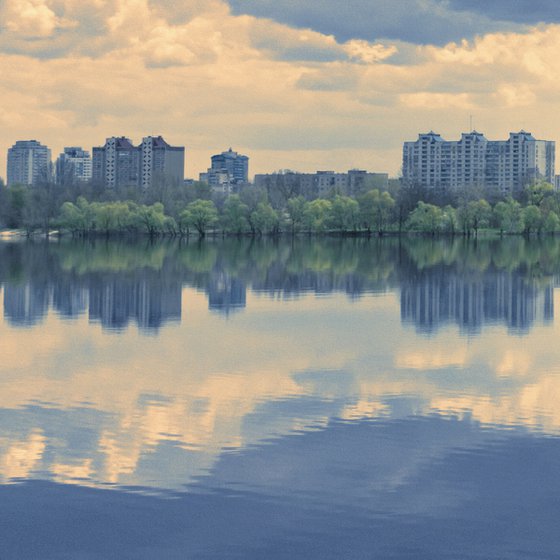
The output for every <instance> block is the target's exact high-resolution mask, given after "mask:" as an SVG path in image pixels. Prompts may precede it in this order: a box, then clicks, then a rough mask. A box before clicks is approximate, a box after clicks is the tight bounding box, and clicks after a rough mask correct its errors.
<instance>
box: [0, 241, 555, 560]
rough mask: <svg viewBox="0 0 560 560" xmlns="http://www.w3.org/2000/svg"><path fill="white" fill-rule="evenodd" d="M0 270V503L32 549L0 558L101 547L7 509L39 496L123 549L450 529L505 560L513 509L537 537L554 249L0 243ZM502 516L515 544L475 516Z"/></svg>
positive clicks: (300, 551) (397, 541)
mask: <svg viewBox="0 0 560 560" xmlns="http://www.w3.org/2000/svg"><path fill="white" fill-rule="evenodd" d="M0 265H1V266H0V282H1V283H2V290H3V316H4V321H3V323H0V329H1V330H2V333H1V336H0V344H1V345H2V346H1V348H2V363H1V364H0V480H1V481H2V482H3V483H5V485H4V486H2V487H1V488H0V492H3V494H2V496H3V497H4V500H0V503H3V504H5V503H10V501H11V504H12V506H14V504H15V506H16V507H15V510H16V513H13V512H12V514H11V519H13V520H14V523H20V524H23V525H21V526H26V525H25V524H26V523H27V522H26V521H25V519H29V520H30V521H28V523H30V524H31V525H30V527H33V529H31V528H30V529H29V531H30V532H31V531H33V534H34V535H36V534H40V535H41V538H42V539H43V544H44V543H45V542H48V543H50V544H49V545H48V547H47V549H45V548H44V547H43V548H42V549H41V552H40V553H39V552H37V551H36V550H33V548H32V546H33V545H32V544H30V543H31V541H26V540H25V539H23V540H22V539H19V540H17V539H16V538H15V537H13V538H10V539H9V540H8V541H7V542H8V544H7V545H4V546H8V547H9V546H12V547H13V551H14V553H13V554H12V557H14V558H17V557H42V558H48V557H53V558H54V557H61V556H64V555H66V556H72V555H73V552H72V551H74V552H75V551H76V550H79V551H80V553H83V555H84V557H85V556H88V557H99V558H106V557H110V553H108V552H107V550H113V549H111V548H108V549H107V548H104V547H103V546H102V545H95V546H98V548H95V546H94V544H84V543H89V541H88V538H87V536H86V535H84V534H82V533H83V530H80V528H79V526H77V525H76V523H74V524H73V528H72V530H73V531H76V532H77V533H78V534H79V535H80V537H79V539H78V540H79V543H80V546H78V545H76V544H75V543H74V545H72V544H71V543H70V544H69V543H68V542H66V541H65V539H64V535H63V534H62V533H63V532H64V531H63V530H62V529H60V527H59V529H58V533H59V534H58V535H57V534H56V533H57V529H56V528H55V527H53V525H52V523H54V521H52V520H50V518H48V516H44V517H42V518H40V519H37V518H33V517H28V518H25V516H23V514H22V515H20V514H19V513H17V511H19V510H18V507H19V506H18V504H20V503H21V504H22V505H21V508H20V509H22V511H23V509H26V508H27V507H28V506H29V504H36V503H38V502H41V500H43V499H44V500H46V501H47V502H48V499H47V498H44V496H50V497H51V498H50V499H51V500H52V501H53V503H51V507H50V508H49V511H51V512H53V511H54V512H57V511H63V510H64V508H67V507H70V508H72V510H73V511H78V518H79V519H81V520H82V522H83V523H86V524H87V522H86V520H87V519H89V517H88V516H89V513H88V512H91V511H98V513H99V515H98V518H99V519H104V520H106V519H108V518H107V516H110V515H115V518H114V519H113V522H117V523H119V524H120V526H121V527H122V532H121V535H120V536H119V537H115V536H113V537H112V538H113V539H115V538H117V539H121V540H122V541H121V542H124V541H126V543H127V544H126V547H127V548H126V550H125V552H123V553H122V554H121V555H120V557H122V558H128V557H130V558H153V557H166V558H167V557H169V558H182V557H184V551H185V547H186V546H187V544H186V543H189V544H190V546H191V548H190V549H189V550H191V551H192V550H195V551H196V553H193V555H192V557H196V558H198V557H200V558H208V557H212V558H223V557H236V556H237V557H240V558H262V557H267V558H268V557H270V558H294V557H305V558H319V557H320V558H363V557H370V556H371V552H372V551H376V553H378V554H379V555H380V556H381V557H403V556H406V555H408V556H410V555H412V556H413V557H416V558H418V557H429V558H435V557H441V558H448V557H455V556H456V554H455V552H456V546H457V543H458V541H457V538H456V537H451V536H449V537H446V538H440V539H439V540H438V539H435V538H430V537H429V535H430V534H432V533H434V534H435V533H436V532H438V531H439V528H440V527H445V528H446V530H448V531H451V532H450V533H449V535H451V534H453V530H455V529H457V526H459V525H460V526H461V527H469V528H470V530H472V531H475V532H476V534H485V535H486V538H487V544H486V547H485V548H480V547H479V549H477V550H478V552H477V554H478V555H479V556H481V557H485V558H491V557H496V558H504V557H512V558H515V557H520V558H523V557H528V556H531V554H529V552H530V551H531V549H532V546H533V545H534V543H535V542H536V541H535V540H531V538H526V539H525V540H523V537H522V535H524V534H525V535H526V534H527V532H526V531H525V532H524V531H523V530H522V528H523V527H524V525H523V519H522V516H521V514H519V513H516V512H521V511H523V509H524V508H525V509H527V508H528V509H529V510H530V512H531V515H532V516H533V519H539V520H540V522H541V523H542V527H543V528H544V529H543V531H544V535H545V536H544V537H543V538H544V539H545V543H544V545H543V550H548V551H549V552H550V551H553V550H555V549H554V546H555V545H556V544H559V543H558V539H557V538H556V539H555V538H554V537H553V535H554V534H556V533H554V532H553V531H548V529H547V525H546V523H547V521H546V519H547V515H549V516H552V517H553V518H554V516H555V515H556V514H557V513H560V512H558V511H557V509H558V508H557V506H556V505H554V504H549V505H548V510H547V507H545V506H543V505H542V500H541V498H542V496H543V490H542V488H541V487H540V486H539V484H538V483H537V482H536V481H537V480H538V479H539V476H541V474H542V473H541V470H542V468H544V466H545V465H547V464H548V462H549V461H551V460H555V457H557V455H558V453H560V450H559V449H558V445H557V439H556V437H557V436H559V435H560V405H559V403H560V377H559V374H560V369H559V365H558V364H559V361H558V356H557V355H556V350H555V348H556V347H557V343H556V342H557V340H558V336H559V335H560V333H559V332H557V326H556V325H555V321H554V298H555V291H554V285H555V282H556V280H557V279H558V277H559V274H558V272H559V269H560V242H559V241H558V240H556V239H547V240H533V241H527V240H524V239H507V240H504V241H499V240H495V241H485V242H478V243H474V242H468V241H465V240H458V241H454V242H449V241H437V240H436V241H434V240H424V239H407V240H398V239H384V240H377V239H372V240H366V239H348V240H345V239H326V240H320V241H318V240H309V239H295V240H283V241H273V240H264V241H262V242H256V241H251V240H223V241H222V240H219V241H211V240H210V241H208V242H207V243H201V244H199V243H194V244H193V243H180V242H176V243H171V242H169V243H148V244H132V243H107V242H87V243H72V242H68V241H64V242H51V243H48V244H34V243H20V244H10V243H4V244H0ZM316 296H328V297H316ZM235 310H237V312H236V313H233V311H235ZM209 311H210V312H209ZM224 316H228V320H227V321H226V320H224ZM70 318H71V319H72V320H71V321H69V320H68V319H70ZM131 323H135V324H136V325H137V326H138V330H136V329H131V328H128V327H129V325H130V324H131ZM171 323H174V324H173V326H172V328H171V325H170V324H171ZM408 324H414V325H415V326H416V330H415V329H411V328H408ZM100 327H101V328H100ZM168 327H169V328H168ZM107 330H111V331H113V332H112V333H111V335H110V336H108V334H107V332H106V331H107ZM138 331H139V332H138ZM416 331H419V332H420V333H422V335H428V336H418V335H417V332H416ZM145 333H151V334H153V335H156V336H143V335H144V334H145ZM465 335H466V336H465ZM543 436H547V437H543ZM550 436H554V437H552V438H551V437H550ZM535 457H536V458H535ZM524 458H525V459H524ZM528 458H530V459H531V461H533V459H535V461H536V462H531V463H530V464H529V461H528ZM504 465H507V466H508V469H509V470H508V474H507V476H505V475H504V473H503V471H502V469H503V468H504ZM540 469H541V470H540ZM528 470H530V473H529V475H530V477H531V479H532V480H533V481H534V483H533V485H532V487H531V492H532V495H531V494H530V492H529V491H527V492H525V493H522V494H519V495H518V496H517V497H516V493H515V492H516V490H515V485H516V484H517V483H518V482H519V479H520V477H521V474H522V473H527V472H528ZM545 479H546V480H547V484H548V485H552V488H551V492H552V493H554V492H555V491H557V490H560V487H559V486H558V483H557V482H555V479H554V478H553V477H550V476H545ZM31 480H35V481H43V482H36V483H35V485H33V484H28V483H27V484H23V485H22V486H21V487H11V486H10V485H9V484H8V483H11V482H14V481H20V482H21V481H26V482H28V481H31ZM46 481H49V482H48V483H47V482H46ZM496 481H499V484H498V483H496ZM53 483H56V484H60V485H61V486H57V485H53ZM508 485H509V486H508ZM84 487H88V488H89V489H88V490H87V491H86V490H85V489H84ZM107 487H110V488H113V489H120V490H127V491H128V492H122V493H121V492H119V493H111V494H117V495H118V496H116V497H107V494H106V493H105V494H103V493H102V492H100V491H99V489H100V488H107ZM70 488H74V490H72V491H71V490H69V489H70ZM133 490H135V491H139V490H141V491H142V493H143V494H144V495H143V496H141V497H140V496H133V495H132V494H131V493H130V492H131V491H133ZM170 491H172V492H173V494H172V495H173V496H174V497H175V498H176V500H168V501H166V500H162V499H161V497H157V496H153V495H148V494H152V493H155V492H162V493H165V492H170ZM84 492H88V494H87V496H88V500H90V502H91V503H88V506H87V508H86V507H85V506H84V507H82V506H80V505H79V504H80V503H81V502H80V500H81V499H82V498H83V497H84V496H85V495H86V494H84ZM166 495H167V494H166ZM201 496H203V498H204V499H202V498H201ZM486 497H488V499H486ZM74 499H76V500H77V502H75V501H73V500H74ZM6 500H8V502H6ZM18 500H19V501H18ZM521 506H523V507H521ZM4 507H8V506H4ZM500 507H503V508H504V511H506V512H507V516H509V517H508V519H507V521H508V523H511V525H512V527H517V529H516V530H515V531H513V530H507V529H506V528H504V527H502V528H501V529H500V528H498V529H495V530H494V531H493V532H492V531H487V530H486V529H485V528H484V527H483V523H482V521H481V519H480V511H483V509H484V508H486V510H488V511H490V512H492V513H491V514H492V515H496V516H499V515H501V514H500V513H499V511H498V509H499V508H500ZM96 508H97V509H96ZM481 508H482V509H481ZM12 509H14V507H12ZM34 511H35V510H34ZM279 511H281V512H284V514H283V515H279V514H278V513H276V514H274V512H279ZM110 512H113V513H110ZM116 512H118V514H117V513H116ZM132 512H136V513H132ZM150 512H157V515H156V517H157V516H160V515H161V516H162V519H165V523H163V522H162V525H158V524H157V523H156V524H155V525H157V527H159V529H158V528H154V516H153V515H152V514H151V513H150ZM288 512H290V513H288ZM294 512H295V513H294ZM2 513H3V510H2V511H0V518H2ZM28 515H29V514H28ZM34 515H35V514H34ZM37 515H38V514H37ZM57 515H58V514H56V513H55V514H54V517H53V519H58V520H59V521H60V520H61V519H62V518H59V517H56V516H57ZM154 515H155V514H154ZM197 515H201V516H202V517H201V519H203V521H199V522H196V521H193V520H194V519H198V518H197ZM275 515H276V516H275ZM118 516H121V517H118ZM263 516H264V517H263ZM267 516H268V517H270V516H272V517H273V518H274V521H273V522H272V523H269V524H267V523H265V522H264V520H263V519H264V518H265V517H267ZM115 519H116V520H117V521H115ZM158 519H159V517H158ZM179 519H180V520H182V521H181V523H182V524H181V525H174V523H175V524H177V523H179V522H178V521H177V520H179ZM185 519H188V520H190V521H189V523H191V524H189V525H188V526H185V525H184V523H185V521H184V520H185ZM232 519H234V521H232ZM454 520H456V521H457V523H456V526H455V525H454ZM51 521H52V523H51ZM459 521H460V523H459ZM197 523H198V524H197ZM232 523H233V525H232ZM93 524H94V525H95V523H93ZM164 524H165V525H166V527H175V529H174V530H173V531H172V533H173V535H174V536H173V535H170V534H168V533H167V530H164V529H162V528H161V527H163V525H164ZM110 525H111V524H110V523H109V521H98V522H97V527H96V530H98V531H99V532H100V533H104V532H105V533H106V532H110ZM64 526H66V525H64ZM134 527H136V531H137V532H138V531H139V532H140V533H143V531H145V530H146V529H147V528H149V529H150V530H151V531H152V532H153V531H155V533H157V532H158V531H160V533H158V534H159V538H160V541H159V542H158V543H157V545H156V544H150V543H148V542H144V541H143V540H142V538H136V539H135V538H134V531H135V530H134V529H133V528H134ZM210 527H214V529H215V530H211V529H210ZM233 527H235V529H234V528H233ZM255 528H256V529H255ZM365 528H367V530H366V529H365ZM405 528H406V530H405ZM545 529H546V530H545ZM80 531H82V532H80ZM216 533H219V534H220V535H221V537H219V538H217V537H216ZM30 534H31V533H30ZM53 534H54V536H53V537H52V538H51V535H53ZM152 534H153V533H152ZM286 534H290V535H293V539H294V540H293V542H292V541H290V542H291V546H292V547H293V548H292V549H291V550H288V549H285V548H282V546H280V547H278V546H276V547H275V546H274V542H276V543H278V542H283V543H286V538H287V537H286ZM177 535H181V537H180V538H179V537H177ZM210 535H212V537H210ZM391 535H393V536H391ZM396 535H400V537H398V538H397V537H396ZM402 535H406V537H403V536H402ZM427 535H428V536H427ZM492 535H493V537H492ZM498 535H499V538H500V539H501V540H499V541H498ZM56 536H58V539H56V538H55V537H56ZM541 536H542V534H541ZM370 537H371V538H370ZM174 539H176V540H174ZM508 539H509V540H508ZM289 540H290V538H289V537H288V541H289ZM350 541H351V542H353V545H352V546H351V545H349V544H348V543H349V542H350ZM420 541H421V542H422V543H423V544H422V545H419V544H418V542H420ZM514 541H515V542H514ZM33 542H35V541H33ZM64 542H66V544H65V545H64V546H63V547H62V548H57V547H59V546H62V545H60V544H57V543H64ZM150 542H152V543H154V541H153V540H152V541H150ZM506 542H509V543H514V544H511V547H509V548H508V546H507V545H505V544H504V543H506ZM541 542H542V538H541ZM232 543H235V546H234V547H233V548H232ZM343 543H346V545H343ZM415 543H416V544H415ZM471 544H472V543H471ZM462 545H465V546H466V541H465V542H462ZM73 546H74V548H73ZM150 546H154V547H155V548H150ZM84 547H85V548H84ZM236 547H237V548H236ZM504 547H505V548H504ZM475 548H476V547H475ZM86 549H87V551H86V552H84V551H85V550H86ZM45 550H48V551H50V552H49V553H45ZM162 550H165V551H166V552H165V553H163V552H162ZM232 550H234V552H232ZM465 550H467V549H465ZM469 550H470V549H469ZM510 550H516V551H517V552H516V554H517V556H516V554H509V552H508V551H510ZM49 554H50V556H49ZM74 556H77V553H76V554H74ZM8 557H10V556H9V555H8ZM462 557H471V556H469V553H467V552H466V553H465V554H464V555H463V556H462ZM543 557H544V556H543Z"/></svg>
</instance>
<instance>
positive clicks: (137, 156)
mask: <svg viewBox="0 0 560 560" xmlns="http://www.w3.org/2000/svg"><path fill="white" fill-rule="evenodd" d="M184 167H185V148H184V147H175V146H171V145H169V144H168V143H167V142H166V141H165V140H164V139H163V138H162V137H161V136H155V137H154V136H147V137H145V138H143V139H142V143H141V144H140V145H139V146H134V145H133V144H132V142H131V141H130V140H129V139H128V138H126V137H124V136H121V137H115V136H113V137H111V138H107V140H106V141H105V145H104V146H101V147H96V148H93V180H94V182H95V183H97V184H103V185H105V187H107V188H110V189H113V188H117V187H141V188H144V189H148V188H150V187H152V186H153V185H154V183H155V182H156V181H162V182H163V181H166V182H172V183H173V184H177V185H181V184H182V183H183V179H184Z"/></svg>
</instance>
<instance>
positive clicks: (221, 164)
mask: <svg viewBox="0 0 560 560" xmlns="http://www.w3.org/2000/svg"><path fill="white" fill-rule="evenodd" d="M200 180H201V181H205V182H207V183H208V184H209V185H210V186H211V187H212V188H213V189H214V190H219V191H220V192H224V193H228V192H232V191H234V190H235V189H236V188H238V187H239V186H240V185H246V184H247V183H248V182H249V158H248V157H247V156H244V155H242V154H238V153H237V152H234V151H233V150H232V149H231V148H230V149H229V150H227V151H226V152H222V153H221V154H216V155H215V156H212V157H211V166H210V167H209V168H208V171H207V172H206V173H201V174H200Z"/></svg>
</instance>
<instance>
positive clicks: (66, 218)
mask: <svg viewBox="0 0 560 560" xmlns="http://www.w3.org/2000/svg"><path fill="white" fill-rule="evenodd" d="M95 218H96V213H95V204H90V203H89V202H88V201H87V200H86V199H85V198H84V197H83V196H80V197H78V200H77V201H76V204H74V203H72V202H65V203H64V204H63V205H62V207H61V209H60V217H59V223H60V226H61V227H62V228H64V229H69V230H70V231H71V232H72V233H73V234H76V233H80V234H82V235H84V234H86V233H89V232H91V231H92V230H93V229H95Z"/></svg>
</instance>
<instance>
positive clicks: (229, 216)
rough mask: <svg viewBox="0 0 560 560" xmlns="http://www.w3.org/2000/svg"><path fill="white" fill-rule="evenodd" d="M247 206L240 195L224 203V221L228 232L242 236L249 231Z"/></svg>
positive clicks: (231, 196)
mask: <svg viewBox="0 0 560 560" xmlns="http://www.w3.org/2000/svg"><path fill="white" fill-rule="evenodd" d="M247 211H248V208H247V205H246V204H244V203H243V202H242V201H241V199H240V198H239V195H237V194H232V195H230V196H228V198H227V199H226V201H225V203H224V210H223V214H222V220H223V224H224V227H225V229H226V231H228V232H230V233H236V234H237V235H240V234H241V233H243V232H244V231H247V226H248V222H247Z"/></svg>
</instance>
